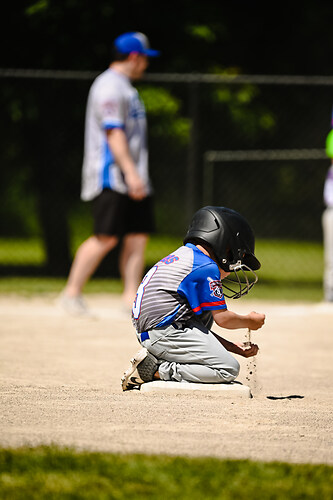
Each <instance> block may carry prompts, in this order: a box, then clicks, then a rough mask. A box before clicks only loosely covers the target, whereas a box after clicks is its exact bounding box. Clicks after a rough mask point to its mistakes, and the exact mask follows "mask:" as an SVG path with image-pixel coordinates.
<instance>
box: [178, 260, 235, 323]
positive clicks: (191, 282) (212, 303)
mask: <svg viewBox="0 0 333 500" xmlns="http://www.w3.org/2000/svg"><path fill="white" fill-rule="evenodd" d="M200 254H201V255H199V254H197V252H195V259H194V264H193V270H192V271H191V272H190V273H189V274H188V275H187V276H186V277H185V278H184V280H183V281H182V282H181V284H180V285H179V287H178V290H177V291H178V293H179V294H180V295H182V296H183V297H185V298H186V300H187V301H188V303H189V305H190V307H191V309H192V311H193V312H194V314H198V315H199V314H201V313H202V312H203V311H215V310H219V309H227V306H226V303H225V299H224V295H223V289H222V283H221V279H220V272H219V268H218V267H217V265H216V264H215V262H213V261H212V260H211V259H210V258H209V257H207V256H205V255H204V254H202V252H200ZM201 256H203V257H201Z"/></svg>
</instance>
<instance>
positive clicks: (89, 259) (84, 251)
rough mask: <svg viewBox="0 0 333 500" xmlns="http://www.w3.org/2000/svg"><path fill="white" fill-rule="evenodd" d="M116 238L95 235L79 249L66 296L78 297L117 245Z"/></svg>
mask: <svg viewBox="0 0 333 500" xmlns="http://www.w3.org/2000/svg"><path fill="white" fill-rule="evenodd" d="M117 243H118V238H117V237H116V236H107V235H94V236H91V237H90V238H88V239H87V240H86V241H84V242H83V243H82V244H81V246H80V247H79V248H78V250H77V252H76V255H75V258H74V261H73V264H72V267H71V270H70V273H69V276H68V280H67V285H66V288H65V295H66V296H68V297H78V296H80V295H81V293H82V290H83V287H84V285H85V284H86V282H87V281H88V280H89V278H90V277H91V276H92V275H93V273H94V272H95V271H96V269H97V267H98V266H99V264H100V263H101V261H102V260H103V259H104V257H105V256H106V255H107V254H108V253H109V252H110V251H111V250H112V249H113V248H114V247H115V246H116V245H117Z"/></svg>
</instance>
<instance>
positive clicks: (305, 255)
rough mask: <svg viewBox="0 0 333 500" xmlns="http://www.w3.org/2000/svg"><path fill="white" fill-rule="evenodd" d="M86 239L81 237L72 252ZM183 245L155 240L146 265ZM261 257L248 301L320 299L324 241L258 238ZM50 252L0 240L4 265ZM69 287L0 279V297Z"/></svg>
mask: <svg viewBox="0 0 333 500" xmlns="http://www.w3.org/2000/svg"><path fill="white" fill-rule="evenodd" d="M81 241H82V240H81V239H80V240H79V239H78V238H76V239H75V242H74V243H73V254H74V251H75V249H76V248H77V246H78V245H79V244H80V242H81ZM181 244H182V242H181V238H177V237H169V236H156V235H155V236H153V237H152V238H151V239H150V241H149V244H148V247H147V250H146V267H147V268H149V267H151V266H152V265H153V264H155V262H157V261H158V260H159V259H160V258H161V257H164V256H165V255H167V254H169V253H170V252H172V251H173V250H175V249H176V248H177V247H178V246H180V245H181ZM256 254H257V256H258V258H259V260H260V261H261V263H262V268H261V269H260V270H259V272H258V276H259V283H258V284H257V285H256V286H255V287H254V289H253V290H252V291H251V293H250V295H249V297H248V298H247V299H246V300H251V299H260V300H262V299H263V300H264V299H268V300H288V301H290V300H293V301H294V300H298V301H321V300H322V298H323V293H322V275H323V247H322V244H320V243H311V242H302V241H301V242H299V241H281V240H259V241H258V242H257V245H256ZM44 262H45V253H44V249H43V243H42V240H39V239H37V238H34V239H28V240H24V239H5V238H0V266H8V267H10V266H16V267H18V268H19V267H20V266H42V265H43V264H44ZM64 284H65V277H64V278H59V279H55V278H42V277H30V278H25V277H22V276H20V273H19V271H18V272H17V276H16V277H3V278H1V279H0V293H20V294H21V293H23V294H34V293H58V292H59V291H60V290H61V289H62V288H63V286H64ZM121 289H122V285H121V282H120V280H117V279H109V278H107V279H100V278H98V279H96V278H94V279H92V280H91V281H90V282H89V283H88V284H87V286H86V288H85V292H86V293H100V292H104V293H120V292H121Z"/></svg>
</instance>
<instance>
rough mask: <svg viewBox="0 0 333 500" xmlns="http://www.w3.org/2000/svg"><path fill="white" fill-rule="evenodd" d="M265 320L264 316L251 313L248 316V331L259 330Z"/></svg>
mask: <svg viewBox="0 0 333 500" xmlns="http://www.w3.org/2000/svg"><path fill="white" fill-rule="evenodd" d="M265 318H266V316H265V314H261V313H257V312H255V311H251V312H250V313H249V314H248V328H250V330H259V328H261V327H262V326H263V324H264V323H265Z"/></svg>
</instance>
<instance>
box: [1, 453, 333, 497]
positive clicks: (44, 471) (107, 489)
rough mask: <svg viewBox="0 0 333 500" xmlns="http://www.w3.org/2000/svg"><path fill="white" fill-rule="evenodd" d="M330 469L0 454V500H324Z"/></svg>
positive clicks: (331, 482)
mask: <svg viewBox="0 0 333 500" xmlns="http://www.w3.org/2000/svg"><path fill="white" fill-rule="evenodd" d="M332 495H333V467H332V466H328V465H300V464H287V463H277V462H275V463H262V462H251V461H248V460H219V459H214V458H182V457H169V456H161V455H158V456H149V455H115V454H109V453H91V452H76V451H74V450H69V449H60V448H57V447H38V448H20V449H17V450H12V449H7V450H6V449H4V450H0V497H1V498H2V499H10V500H18V499H43V498H47V499H58V498H59V499H60V498H61V499H67V498H68V499H69V498H70V499H94V500H100V499H101V500H102V499H117V500H122V499H124V500H125V499H126V500H128V499H133V500H140V499H148V498H152V499H154V500H159V499H182V500H183V499H191V500H199V499H200V500H203V499H205V500H209V499H221V500H222V499H232V500H234V499H238V500H243V499H244V500H245V499H246V500H250V499H260V500H266V499H270V500H272V499H281V500H282V499H283V500H285V499H286V498H287V499H314V498H316V499H317V498H318V499H321V500H328V499H331V498H332Z"/></svg>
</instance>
